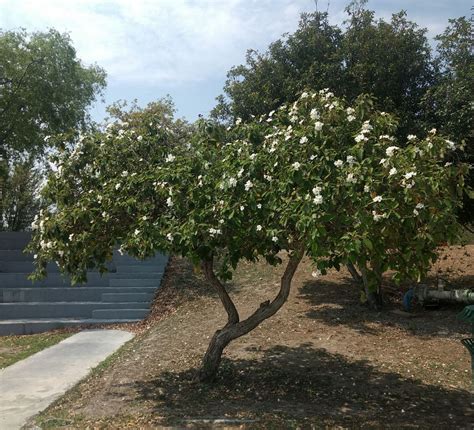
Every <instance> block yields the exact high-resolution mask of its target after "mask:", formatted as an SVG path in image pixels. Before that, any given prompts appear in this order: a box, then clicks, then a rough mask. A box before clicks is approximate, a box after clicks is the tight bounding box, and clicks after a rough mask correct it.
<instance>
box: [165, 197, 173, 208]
mask: <svg viewBox="0 0 474 430" xmlns="http://www.w3.org/2000/svg"><path fill="white" fill-rule="evenodd" d="M166 204H167V205H168V207H170V208H172V207H173V200H171V197H168V198H167V199H166Z"/></svg>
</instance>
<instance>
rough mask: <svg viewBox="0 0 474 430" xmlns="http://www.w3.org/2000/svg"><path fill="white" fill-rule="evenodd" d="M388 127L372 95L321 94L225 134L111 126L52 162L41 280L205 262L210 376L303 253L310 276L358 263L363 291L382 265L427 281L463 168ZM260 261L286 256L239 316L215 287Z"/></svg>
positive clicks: (430, 144)
mask: <svg viewBox="0 0 474 430" xmlns="http://www.w3.org/2000/svg"><path fill="white" fill-rule="evenodd" d="M395 128H396V122H395V120H394V119H393V117H392V116H390V115H388V114H386V113H383V112H376V111H374V110H373V108H372V103H371V100H370V99H368V98H365V97H360V98H359V99H358V100H357V101H356V103H355V104H354V106H352V107H347V106H346V105H345V103H344V101H343V100H340V99H337V98H335V97H334V96H333V94H332V93H331V92H329V91H328V90H323V91H320V92H319V93H311V94H308V93H306V92H305V93H303V94H301V96H300V97H299V99H298V100H297V101H296V102H295V103H293V104H291V105H284V106H281V107H280V108H279V109H278V110H276V111H272V112H270V113H269V114H268V115H265V116H262V117H260V118H257V119H255V121H253V122H251V123H248V124H243V123H241V121H240V120H237V122H236V124H235V126H234V127H232V128H229V129H228V130H223V129H222V128H220V127H217V126H214V125H212V124H210V123H206V122H204V121H201V122H200V124H199V126H198V127H197V130H196V132H195V133H194V135H193V138H192V139H191V141H190V143H187V144H182V143H180V142H177V141H176V140H175V139H173V135H172V133H170V132H167V131H163V130H162V129H160V132H157V126H156V125H155V124H154V123H150V128H149V131H148V134H147V135H143V134H140V135H137V133H135V132H134V130H131V129H130V128H129V125H125V124H121V125H114V126H111V127H110V128H109V131H108V133H107V134H100V135H99V134H97V135H91V136H87V137H86V138H85V139H84V140H83V141H82V143H81V144H80V146H78V147H77V148H76V149H75V150H74V152H73V153H72V154H69V153H65V154H64V155H62V156H60V157H59V158H58V160H57V162H58V166H59V167H58V170H57V172H56V174H55V175H53V176H51V178H50V180H49V183H48V185H47V186H46V188H45V191H44V195H45V198H46V199H47V201H49V203H50V206H49V208H47V209H45V210H44V211H43V212H42V214H41V216H40V218H39V219H38V220H37V221H35V223H34V227H35V228H36V234H35V235H34V239H33V245H32V247H33V249H35V250H36V252H37V255H36V260H37V275H38V276H41V275H44V274H45V267H46V263H47V261H49V260H57V261H58V263H59V265H60V267H61V268H62V269H63V270H65V271H67V272H69V273H72V274H73V278H74V279H75V280H81V279H83V278H84V276H85V271H86V269H87V268H89V267H92V266H99V267H100V268H101V269H102V270H105V263H106V262H107V260H108V259H110V258H111V256H112V251H113V249H114V247H115V246H120V249H121V250H123V251H126V252H128V253H130V254H132V255H135V256H138V257H146V256H149V255H152V254H153V253H154V252H155V251H156V250H161V251H167V252H170V253H173V254H180V255H183V256H186V257H188V258H189V259H191V260H192V261H193V262H194V263H200V264H201V265H202V268H203V272H204V274H205V276H206V279H207V280H208V282H209V285H210V286H212V287H213V288H214V289H215V290H216V291H217V293H218V295H219V297H220V299H221V301H222V305H223V306H224V308H225V310H226V312H227V316H228V320H227V323H226V325H225V326H224V327H222V328H221V329H219V330H217V331H216V333H215V334H214V336H213V338H212V339H211V342H210V344H209V347H208V350H207V352H206V355H205V357H204V359H203V363H202V367H201V370H200V373H199V375H200V379H201V380H202V381H206V380H210V379H212V378H213V377H214V376H215V374H216V371H217V369H218V366H219V363H220V359H221V355H222V352H223V350H224V348H225V347H226V346H227V345H228V344H229V343H230V342H231V341H232V340H234V339H236V338H238V337H240V336H243V335H245V334H247V333H249V332H250V331H251V330H253V329H254V328H255V327H257V326H258V325H259V324H260V323H261V322H262V321H264V320H265V319H267V318H269V317H271V316H272V315H274V314H275V313H276V312H277V311H278V310H279V309H280V308H281V306H282V305H283V304H284V302H285V301H286V299H287V298H288V295H289V292H290V287H291V282H292V278H293V275H294V273H295V271H296V269H297V267H298V265H299V263H300V261H301V259H302V257H303V255H304V254H305V253H306V254H307V255H308V256H310V257H311V258H312V259H313V261H314V265H315V269H314V272H313V275H314V276H319V275H320V274H321V273H324V272H325V271H326V270H327V269H328V268H330V267H336V268H338V267H339V265H341V264H347V263H349V262H350V263H352V264H353V265H354V266H355V267H356V268H358V269H359V270H360V272H361V274H362V278H363V280H364V285H365V288H366V291H367V295H368V296H369V297H370V293H371V292H376V291H377V288H378V287H379V285H380V279H381V275H382V273H383V272H384V271H386V270H388V269H391V270H394V273H395V276H396V277H398V278H399V279H403V278H410V279H413V278H419V277H422V276H423V275H424V274H425V273H426V272H427V270H428V268H429V265H430V262H431V260H432V259H433V258H435V255H436V254H435V249H436V246H437V245H438V244H439V242H440V241H441V240H446V239H449V238H451V237H454V236H455V235H456V226H457V224H456V221H455V217H454V209H455V207H456V205H457V193H458V192H459V189H460V187H461V186H462V180H463V174H464V170H465V168H464V166H451V165H446V164H444V162H443V157H444V155H445V153H446V152H447V151H449V150H450V149H452V148H453V147H454V144H453V143H452V142H450V141H446V140H445V139H443V138H442V137H439V136H437V134H436V131H435V130H432V131H431V132H430V133H429V135H428V136H427V137H425V138H423V139H421V138H418V137H416V136H408V138H407V139H408V144H407V145H406V146H405V147H403V148H402V145H401V144H398V143H397V142H396V141H395V138H394V137H393V132H394V131H395ZM282 252H283V253H282ZM284 255H287V257H284ZM216 257H218V258H217V259H216ZM257 258H265V259H266V260H267V261H268V263H269V264H279V263H283V261H285V269H284V272H283V275H282V278H281V284H280V289H279V291H278V293H277V295H276V297H275V298H274V299H273V300H268V301H266V302H264V303H261V304H260V305H258V306H256V309H255V311H254V312H253V313H252V314H251V315H250V316H249V317H247V318H246V319H243V320H241V318H240V315H239V312H238V310H237V308H236V306H235V304H234V303H233V301H232V299H231V297H230V295H229V294H228V292H227V290H226V288H225V285H224V283H223V282H224V281H225V280H226V279H228V278H230V277H231V276H232V269H233V268H235V267H236V265H237V264H238V262H239V261H241V260H242V259H247V260H251V261H253V260H255V259H257Z"/></svg>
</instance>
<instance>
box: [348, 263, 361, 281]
mask: <svg viewBox="0 0 474 430" xmlns="http://www.w3.org/2000/svg"><path fill="white" fill-rule="evenodd" d="M347 270H349V273H350V274H351V276H352V279H353V280H354V282H355V283H356V284H357V285H363V283H364V281H363V279H362V276H360V274H359V272H358V271H357V269H356V268H355V266H354V264H352V262H350V261H349V262H348V263H347Z"/></svg>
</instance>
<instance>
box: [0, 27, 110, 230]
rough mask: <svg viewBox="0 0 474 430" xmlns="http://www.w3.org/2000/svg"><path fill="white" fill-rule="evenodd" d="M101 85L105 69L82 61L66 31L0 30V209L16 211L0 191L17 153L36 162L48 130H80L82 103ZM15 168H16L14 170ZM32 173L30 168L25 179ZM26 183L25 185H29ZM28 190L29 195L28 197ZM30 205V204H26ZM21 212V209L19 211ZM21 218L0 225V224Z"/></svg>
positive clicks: (52, 132) (12, 173)
mask: <svg viewBox="0 0 474 430" xmlns="http://www.w3.org/2000/svg"><path fill="white" fill-rule="evenodd" d="M104 87H105V72H104V70H103V69H101V68H99V67H97V66H88V67H86V66H84V65H83V64H82V63H81V61H80V60H79V59H78V58H77V57H76V51H75V49H74V47H73V46H72V42H71V40H70V38H69V36H68V35H67V34H60V33H59V32H57V31H55V30H49V31H48V32H45V33H41V32H39V33H31V34H30V33H27V32H26V31H23V30H22V31H1V30H0V196H1V198H0V214H1V217H2V219H3V220H5V219H6V218H8V217H9V215H7V213H10V214H11V213H12V211H13V212H14V211H16V209H15V208H14V207H9V206H8V205H6V204H7V201H8V202H10V201H11V200H8V199H7V197H6V195H5V193H7V190H6V187H7V184H8V183H12V182H16V181H17V177H15V178H14V177H13V176H15V175H17V173H18V171H19V170H17V168H16V163H20V164H19V166H20V167H19V169H20V170H22V171H23V170H24V167H25V164H24V163H23V162H22V161H21V160H22V159H25V158H27V159H29V160H30V161H29V162H28V163H32V164H31V165H32V166H34V165H35V163H34V161H36V162H38V161H39V160H40V158H41V155H42V154H43V153H44V150H45V148H47V147H48V146H49V142H50V139H51V136H54V135H57V134H60V133H66V132H71V130H72V131H73V132H74V133H77V132H78V131H80V130H85V128H86V126H87V124H89V123H90V118H89V115H88V113H87V108H88V107H89V106H90V104H91V103H92V102H94V101H95V100H96V98H97V97H98V96H100V95H101V94H102V91H103V89H104ZM15 172H16V173H15ZM35 177H37V175H36V174H32V175H31V178H30V179H33V178H35ZM29 188H31V187H29ZM32 198H33V196H30V198H29V199H28V200H29V201H31V202H32V201H33V200H32ZM31 209H32V208H31ZM22 213H23V212H22ZM24 224H25V222H24V221H21V222H20V223H17V222H15V223H13V224H7V225H0V229H3V228H13V226H17V227H18V226H19V225H24Z"/></svg>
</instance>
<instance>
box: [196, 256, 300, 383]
mask: <svg viewBox="0 0 474 430" xmlns="http://www.w3.org/2000/svg"><path fill="white" fill-rule="evenodd" d="M302 258H303V250H302V249H298V250H296V251H295V252H294V253H293V255H292V256H291V257H290V259H289V261H288V264H287V266H286V268H285V272H284V273H283V276H282V277H281V282H280V290H279V292H278V294H277V296H276V297H275V298H274V299H273V301H271V302H270V301H269V300H268V301H266V302H263V303H261V304H260V307H259V308H258V309H257V310H256V311H255V312H254V313H253V314H252V315H250V316H249V317H248V318H247V319H245V320H243V321H239V318H238V312H237V309H236V308H235V305H234V303H233V302H232V299H231V298H230V297H229V295H228V294H227V291H226V290H225V287H224V286H223V285H222V284H221V283H220V281H219V280H218V279H217V277H216V276H215V274H214V271H213V270H212V266H211V265H210V261H207V262H204V263H203V267H204V269H205V270H204V273H205V275H206V278H207V279H208V280H209V281H210V283H211V284H212V285H213V286H214V287H216V288H217V291H218V294H219V297H220V299H221V302H222V304H223V306H224V308H225V309H226V312H227V316H228V321H227V324H226V325H225V326H224V327H223V328H222V329H220V330H217V331H216V332H215V333H214V336H213V337H212V339H211V342H210V343H209V346H208V348H207V351H206V354H205V355H204V357H203V360H202V364H201V369H200V370H199V374H198V378H199V381H201V382H211V381H212V380H214V379H215V377H216V374H217V370H218V369H219V365H220V363H221V358H222V353H223V351H224V349H225V347H226V346H227V345H228V344H229V343H230V342H232V341H233V340H234V339H237V338H239V337H241V336H244V335H245V334H247V333H249V332H251V331H252V330H253V329H254V328H256V327H257V326H258V325H259V324H260V323H261V322H262V321H264V320H266V319H267V318H270V317H271V316H272V315H274V314H275V313H276V312H277V311H278V310H279V309H280V308H281V307H282V306H283V304H284V303H285V302H286V300H287V299H288V295H289V293H290V288H291V281H292V280H293V276H294V274H295V272H296V269H297V268H298V265H299V263H300V261H301V259H302Z"/></svg>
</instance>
